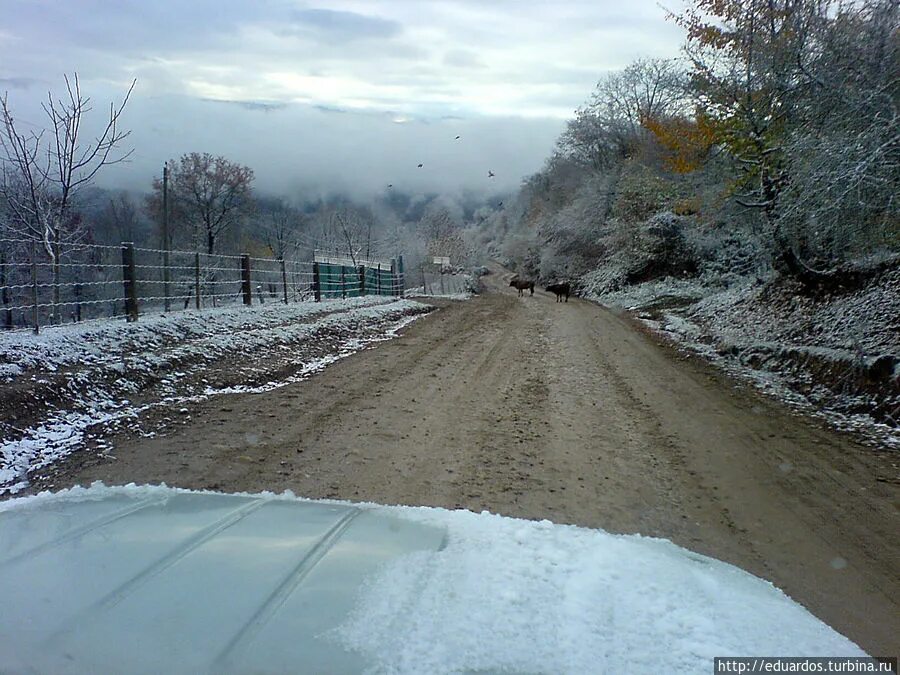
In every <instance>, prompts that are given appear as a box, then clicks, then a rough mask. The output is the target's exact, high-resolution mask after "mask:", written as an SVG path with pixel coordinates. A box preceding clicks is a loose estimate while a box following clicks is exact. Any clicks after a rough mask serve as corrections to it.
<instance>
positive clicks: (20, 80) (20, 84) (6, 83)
mask: <svg viewBox="0 0 900 675" xmlns="http://www.w3.org/2000/svg"><path fill="white" fill-rule="evenodd" d="M38 82H39V80H36V79H34V78H31V77H0V88H5V87H9V88H10V89H29V88H31V86H32V85H35V84H37V83H38Z"/></svg>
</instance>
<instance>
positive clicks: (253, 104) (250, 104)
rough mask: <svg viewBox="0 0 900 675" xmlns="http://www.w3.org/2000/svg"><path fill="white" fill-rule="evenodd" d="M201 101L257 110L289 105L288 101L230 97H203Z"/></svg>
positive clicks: (263, 110)
mask: <svg viewBox="0 0 900 675" xmlns="http://www.w3.org/2000/svg"><path fill="white" fill-rule="evenodd" d="M200 100H201V101H205V102H208V103H222V104H225V105H235V106H238V107H239V108H244V109H245V110H255V111H261V112H271V111H273V110H281V109H282V108H286V107H287V103H278V102H275V103H273V102H270V101H230V100H228V99H218V98H203V99H200Z"/></svg>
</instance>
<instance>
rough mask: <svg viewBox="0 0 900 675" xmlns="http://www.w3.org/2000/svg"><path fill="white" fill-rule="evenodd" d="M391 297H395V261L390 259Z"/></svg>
mask: <svg viewBox="0 0 900 675" xmlns="http://www.w3.org/2000/svg"><path fill="white" fill-rule="evenodd" d="M390 294H391V295H397V260H396V259H395V258H391V293H390Z"/></svg>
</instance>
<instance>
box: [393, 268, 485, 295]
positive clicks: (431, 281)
mask: <svg viewBox="0 0 900 675" xmlns="http://www.w3.org/2000/svg"><path fill="white" fill-rule="evenodd" d="M409 282H410V284H412V285H414V288H411V289H409V290H407V291H406V293H407V294H414V295H433V296H441V295H459V294H465V293H468V292H469V291H470V290H471V288H470V286H471V277H470V276H469V275H466V274H461V273H459V274H458V273H455V272H439V271H435V270H428V269H419V270H416V271H415V272H414V273H413V274H411V275H410V278H409Z"/></svg>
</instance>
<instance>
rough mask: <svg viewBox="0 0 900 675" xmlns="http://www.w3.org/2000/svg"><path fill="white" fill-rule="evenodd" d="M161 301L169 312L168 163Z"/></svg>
mask: <svg viewBox="0 0 900 675" xmlns="http://www.w3.org/2000/svg"><path fill="white" fill-rule="evenodd" d="M162 247H163V301H164V302H165V305H164V309H165V311H167V312H168V311H169V309H170V306H169V163H168V162H166V163H165V164H164V165H163V231H162Z"/></svg>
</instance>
